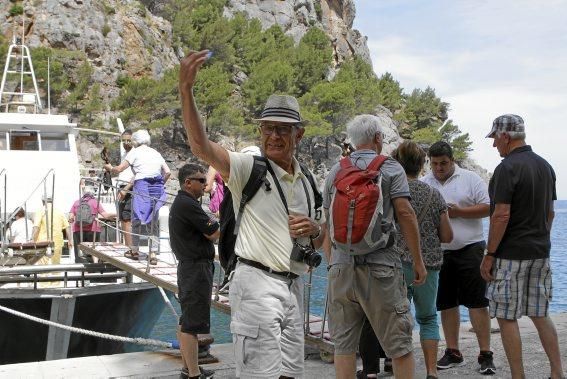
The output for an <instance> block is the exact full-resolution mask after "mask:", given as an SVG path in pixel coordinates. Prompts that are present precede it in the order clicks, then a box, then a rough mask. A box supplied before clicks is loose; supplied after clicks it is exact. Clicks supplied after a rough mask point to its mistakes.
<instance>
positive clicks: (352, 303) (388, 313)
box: [328, 264, 413, 358]
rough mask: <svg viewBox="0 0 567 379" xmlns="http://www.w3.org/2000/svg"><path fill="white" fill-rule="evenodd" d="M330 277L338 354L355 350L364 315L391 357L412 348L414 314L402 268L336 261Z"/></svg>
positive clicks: (331, 324)
mask: <svg viewBox="0 0 567 379" xmlns="http://www.w3.org/2000/svg"><path fill="white" fill-rule="evenodd" d="M328 281H329V330H330V332H331V337H332V339H333V341H334V343H335V354H339V355H341V354H353V353H355V352H356V349H357V347H358V341H359V339H360V331H361V329H362V324H363V322H364V318H365V315H366V317H367V318H368V321H369V322H370V324H371V325H372V328H373V329H374V332H375V333H376V336H377V337H378V340H379V341H380V344H381V345H382V348H383V349H384V351H385V352H386V355H387V356H388V357H390V358H398V357H401V356H404V355H406V354H407V353H409V352H411V351H413V343H412V330H413V318H412V315H411V312H410V303H409V300H408V298H407V292H406V285H405V282H404V277H403V273H402V270H401V269H400V268H396V267H390V266H385V265H378V264H366V265H353V264H336V265H333V266H332V267H331V269H330V270H329V274H328Z"/></svg>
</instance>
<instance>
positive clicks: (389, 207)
mask: <svg viewBox="0 0 567 379" xmlns="http://www.w3.org/2000/svg"><path fill="white" fill-rule="evenodd" d="M376 155H377V154H376V153H375V152H374V151H372V150H357V151H355V152H354V153H352V154H351V155H350V159H351V161H352V163H353V164H354V165H355V166H357V167H359V168H362V169H364V168H366V167H367V166H368V165H369V164H370V162H372V160H373V159H374V158H375V157H376ZM339 169H340V163H337V164H335V165H334V166H333V167H332V168H331V171H330V172H329V175H328V176H327V179H326V181H325V187H324V189H323V208H324V209H325V211H326V212H328V210H329V208H330V206H331V201H332V199H333V194H334V193H335V187H334V185H333V182H334V181H335V176H336V175H337V172H338V171H339ZM380 172H381V174H382V188H381V190H382V192H381V195H382V196H383V198H384V219H385V220H388V221H390V222H391V223H393V222H394V207H393V204H392V199H395V198H398V197H407V198H408V199H409V198H410V192H409V186H408V181H407V177H406V174H405V172H404V169H403V168H402V166H400V164H399V163H398V162H397V161H396V160H394V159H392V158H388V159H387V160H386V161H385V162H384V164H383V165H382V167H381V168H380ZM331 253H332V256H331V262H330V263H331V264H338V263H354V262H355V257H354V256H352V255H350V254H348V253H345V252H342V251H340V250H338V249H336V248H335V247H334V246H333V247H331ZM356 262H357V263H358V264H361V263H377V264H383V265H388V266H396V267H400V266H401V261H400V254H399V253H398V252H397V251H396V249H395V247H394V246H392V247H389V248H385V249H380V250H378V251H376V252H372V253H368V254H365V255H360V256H356Z"/></svg>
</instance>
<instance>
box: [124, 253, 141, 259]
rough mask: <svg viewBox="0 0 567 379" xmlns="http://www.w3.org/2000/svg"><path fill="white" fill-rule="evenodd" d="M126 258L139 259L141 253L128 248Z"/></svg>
mask: <svg viewBox="0 0 567 379" xmlns="http://www.w3.org/2000/svg"><path fill="white" fill-rule="evenodd" d="M124 256H125V257H126V258H129V259H132V260H133V261H137V260H139V259H140V254H139V253H138V252H137V251H132V250H128V251H127V252H125V253H124Z"/></svg>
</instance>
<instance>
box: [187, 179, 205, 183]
mask: <svg viewBox="0 0 567 379" xmlns="http://www.w3.org/2000/svg"><path fill="white" fill-rule="evenodd" d="M187 179H189V180H196V181H198V182H199V183H201V184H205V182H206V181H207V179H206V178H187Z"/></svg>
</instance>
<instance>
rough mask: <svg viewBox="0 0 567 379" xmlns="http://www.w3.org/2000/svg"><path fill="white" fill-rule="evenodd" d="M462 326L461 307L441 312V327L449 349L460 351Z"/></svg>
mask: <svg viewBox="0 0 567 379" xmlns="http://www.w3.org/2000/svg"><path fill="white" fill-rule="evenodd" d="M460 325H461V316H460V315H459V307H454V308H449V309H445V310H443V311H441V326H442V327H443V334H445V342H446V344H447V348H448V349H457V350H458V349H459V327H460Z"/></svg>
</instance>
